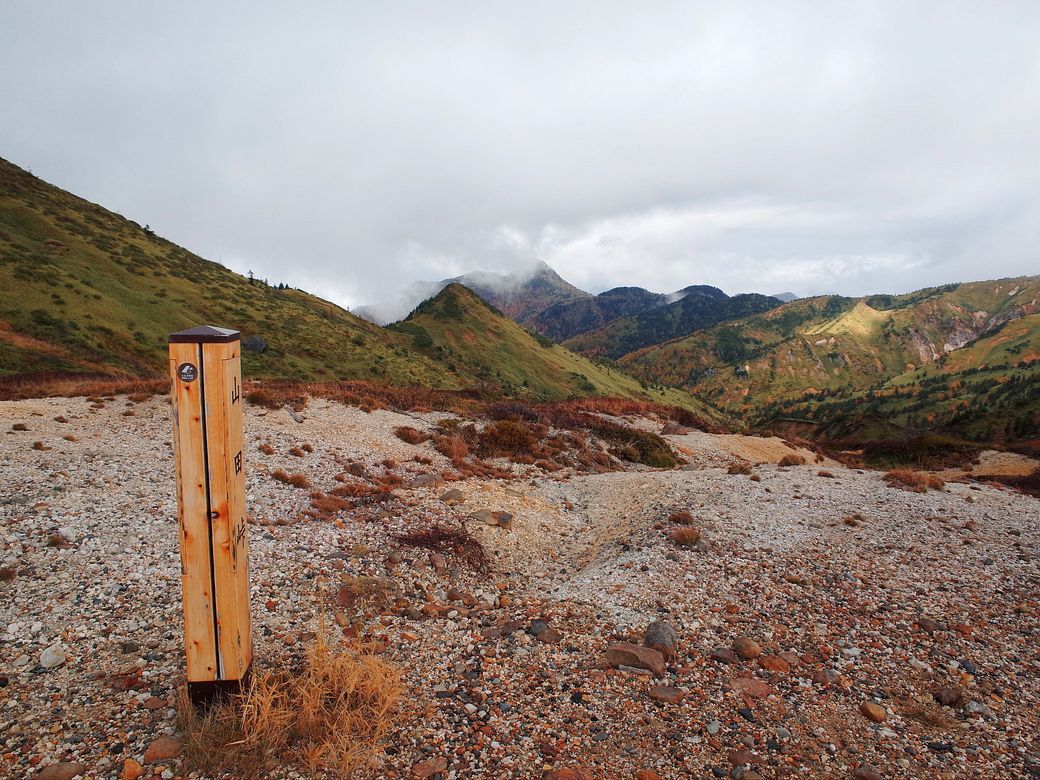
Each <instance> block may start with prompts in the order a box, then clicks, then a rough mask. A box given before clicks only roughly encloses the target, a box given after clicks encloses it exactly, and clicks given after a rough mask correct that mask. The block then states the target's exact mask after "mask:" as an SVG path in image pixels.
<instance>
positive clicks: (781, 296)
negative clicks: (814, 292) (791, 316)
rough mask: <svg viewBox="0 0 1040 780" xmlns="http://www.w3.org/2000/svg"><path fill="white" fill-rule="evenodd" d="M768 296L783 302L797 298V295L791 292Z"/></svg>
mask: <svg viewBox="0 0 1040 780" xmlns="http://www.w3.org/2000/svg"><path fill="white" fill-rule="evenodd" d="M770 297H771V298H776V299H778V300H781V301H783V302H784V303H790V302H791V301H797V300H798V296H797V295H795V294H794V293H793V292H782V293H774V294H773V295H771V296H770Z"/></svg>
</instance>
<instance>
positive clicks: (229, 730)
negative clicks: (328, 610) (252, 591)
mask: <svg viewBox="0 0 1040 780" xmlns="http://www.w3.org/2000/svg"><path fill="white" fill-rule="evenodd" d="M403 692H404V687H403V685H402V684H401V678H400V674H399V673H398V672H397V670H396V669H395V668H394V667H392V666H391V665H390V664H388V663H387V662H386V661H384V660H382V659H381V658H378V657H377V656H375V655H372V654H371V653H369V652H366V650H365V649H364V648H363V647H361V646H356V647H351V648H346V649H342V650H338V649H334V648H333V647H331V646H330V645H329V643H328V641H327V640H326V639H325V630H324V626H320V627H319V632H318V636H317V638H316V640H315V642H314V644H313V645H312V646H311V647H309V648H308V651H307V658H306V661H305V663H304V665H303V668H302V669H291V670H290V669H285V670H275V671H261V672H258V673H257V674H256V675H255V676H254V678H253V681H252V683H251V684H250V686H249V689H248V690H247V691H245V692H244V693H243V694H241V695H238V696H232V697H229V698H227V699H225V700H223V701H220V702H218V703H217V704H216V705H214V706H212V707H210V708H209V709H208V710H206V711H204V712H200V711H199V710H196V709H195V707H194V706H192V704H191V702H190V701H189V700H188V697H187V694H186V692H185V691H184V690H183V689H182V690H181V695H180V699H179V703H178V712H179V718H178V726H179V728H180V731H181V733H182V734H183V735H184V741H185V756H186V759H187V763H188V766H189V767H190V768H191V769H192V770H194V771H196V772H199V773H201V774H207V775H218V774H227V775H230V776H234V777H257V776H266V775H267V774H268V773H269V771H270V770H272V769H273V768H274V767H275V765H276V764H277V763H278V762H281V761H288V762H289V763H290V764H293V765H295V766H297V767H298V768H300V769H304V770H306V771H309V772H311V773H313V774H318V773H329V774H333V775H335V776H337V777H349V776H354V775H355V774H356V773H357V772H360V771H367V770H368V769H370V764H371V762H372V760H373V759H375V757H376V756H378V755H379V754H380V753H381V752H382V750H383V748H384V744H385V741H386V739H387V737H388V736H389V734H390V732H391V729H392V728H393V725H394V713H395V711H396V709H397V705H398V703H399V701H400V699H401V696H402V695H403Z"/></svg>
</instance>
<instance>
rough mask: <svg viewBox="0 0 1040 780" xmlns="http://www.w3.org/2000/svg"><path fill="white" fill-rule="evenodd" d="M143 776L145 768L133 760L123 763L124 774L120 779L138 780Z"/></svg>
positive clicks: (129, 759)
mask: <svg viewBox="0 0 1040 780" xmlns="http://www.w3.org/2000/svg"><path fill="white" fill-rule="evenodd" d="M143 774H144V767H143V766H141V765H140V764H138V763H137V762H136V761H134V760H133V759H132V758H128V759H127V760H126V761H124V762H123V773H122V774H121V775H120V776H119V777H120V778H121V780H137V778H139V777H140V776H141V775H143Z"/></svg>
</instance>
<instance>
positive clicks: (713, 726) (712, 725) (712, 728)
mask: <svg viewBox="0 0 1040 780" xmlns="http://www.w3.org/2000/svg"><path fill="white" fill-rule="evenodd" d="M707 730H708V733H709V734H711V735H712V736H714V735H716V734H718V733H719V732H720V731H721V730H722V723H721V722H720V721H717V720H712V721H709V722H708V725H707Z"/></svg>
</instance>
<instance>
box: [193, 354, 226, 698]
mask: <svg viewBox="0 0 1040 780" xmlns="http://www.w3.org/2000/svg"><path fill="white" fill-rule="evenodd" d="M198 349H199V401H200V404H199V405H200V407H201V409H202V468H203V469H204V473H205V475H206V480H205V481H206V528H207V530H208V531H209V534H208V536H209V582H210V594H211V599H212V602H211V603H212V604H213V661H214V664H213V665H214V668H215V670H216V672H217V676H218V677H220V678H223V677H224V667H223V665H222V664H221V662H220V619H219V617H218V615H217V573H216V570H215V568H214V558H213V502H212V500H211V498H210V484H209V482H210V470H209V425H208V423H207V421H206V360H205V349H204V348H203V345H202V344H199V347H198Z"/></svg>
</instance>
